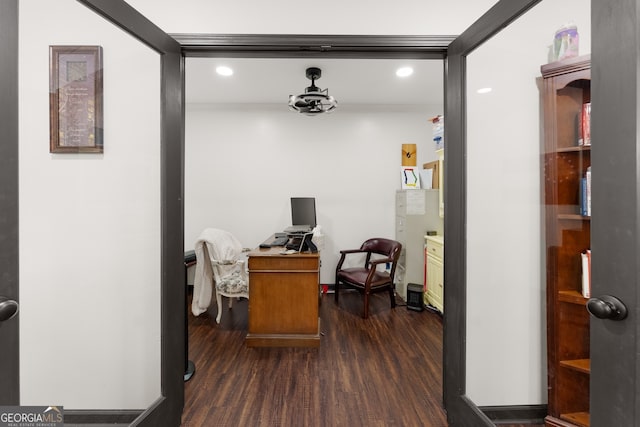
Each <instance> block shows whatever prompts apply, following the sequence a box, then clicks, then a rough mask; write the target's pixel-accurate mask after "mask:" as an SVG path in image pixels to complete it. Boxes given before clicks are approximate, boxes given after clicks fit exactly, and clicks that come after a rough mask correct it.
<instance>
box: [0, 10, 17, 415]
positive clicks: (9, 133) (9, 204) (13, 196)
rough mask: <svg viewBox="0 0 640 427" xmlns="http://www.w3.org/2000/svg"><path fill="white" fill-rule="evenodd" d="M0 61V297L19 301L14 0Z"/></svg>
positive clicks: (9, 389) (9, 374) (9, 369)
mask: <svg viewBox="0 0 640 427" xmlns="http://www.w3.org/2000/svg"><path fill="white" fill-rule="evenodd" d="M0 58H2V61H0V76H1V78H0V99H2V102H0V129H2V143H0V200H2V202H1V203H0V204H1V205H2V208H1V209H0V249H1V252H0V271H1V272H2V280H0V295H2V296H5V297H7V298H10V299H13V300H15V301H18V303H19V302H20V299H19V298H18V297H19V276H18V270H19V260H18V221H19V214H18V144H19V138H18V132H19V130H18V87H19V85H18V0H7V1H1V2H0ZM19 317H20V316H16V317H14V318H12V319H10V320H7V321H6V322H2V324H0V337H1V338H2V348H3V350H2V354H1V355H0V361H1V362H2V369H1V370H0V405H18V404H19V402H20V352H19V348H20V346H19Z"/></svg>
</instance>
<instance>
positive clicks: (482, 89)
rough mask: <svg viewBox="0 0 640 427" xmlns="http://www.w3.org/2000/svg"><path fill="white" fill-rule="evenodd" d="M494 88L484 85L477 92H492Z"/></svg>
mask: <svg viewBox="0 0 640 427" xmlns="http://www.w3.org/2000/svg"><path fill="white" fill-rule="evenodd" d="M492 90H493V89H491V88H490V87H483V88H481V89H478V90H477V92H478V93H489V92H491V91H492Z"/></svg>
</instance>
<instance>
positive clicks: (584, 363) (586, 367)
mask: <svg viewBox="0 0 640 427" xmlns="http://www.w3.org/2000/svg"><path fill="white" fill-rule="evenodd" d="M560 366H564V367H565V368H568V369H573V370H574V371H578V372H583V373H585V374H590V373H591V359H576V360H561V361H560Z"/></svg>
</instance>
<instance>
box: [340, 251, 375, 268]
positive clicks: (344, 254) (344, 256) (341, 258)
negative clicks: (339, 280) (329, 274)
mask: <svg viewBox="0 0 640 427" xmlns="http://www.w3.org/2000/svg"><path fill="white" fill-rule="evenodd" d="M366 253H368V251H363V250H362V249H343V250H341V251H340V260H339V261H338V264H337V265H336V271H338V270H340V269H341V268H342V264H343V263H344V260H345V259H346V257H347V255H351V254H366Z"/></svg>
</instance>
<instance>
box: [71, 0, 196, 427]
mask: <svg viewBox="0 0 640 427" xmlns="http://www.w3.org/2000/svg"><path fill="white" fill-rule="evenodd" d="M78 1H79V2H80V3H82V4H84V5H86V6H87V7H89V8H90V9H92V10H93V11H94V12H96V13H97V14H99V15H101V16H102V17H104V18H105V19H107V20H108V21H110V22H112V23H113V24H115V25H116V26H118V27H120V28H122V29H123V30H124V31H126V32H127V33H129V34H131V35H132V36H133V37H135V38H137V39H138V40H140V41H141V42H143V43H145V44H146V45H147V46H149V47H151V48H152V49H154V50H156V51H157V52H158V53H159V54H160V55H161V81H160V87H161V154H160V155H161V166H160V171H161V216H162V219H161V234H162V249H161V250H162V255H161V260H162V267H161V268H162V272H161V334H162V339H161V353H162V355H161V394H162V396H161V397H160V399H158V400H157V401H156V402H155V403H154V404H153V405H152V406H151V407H150V408H147V410H145V411H144V412H143V414H142V415H140V416H139V417H138V418H137V419H136V420H135V421H134V422H133V423H132V424H133V425H140V426H157V425H180V421H181V416H182V408H183V405H184V383H183V382H184V366H185V353H184V343H185V336H184V322H185V317H184V316H186V312H185V309H184V304H183V303H184V299H185V287H184V286H176V284H181V283H183V280H184V276H183V274H184V263H183V261H184V250H183V248H184V213H183V212H184V206H183V200H184V58H183V56H182V52H181V49H180V45H179V44H178V43H177V42H176V41H175V40H174V39H173V38H171V37H170V36H169V35H167V34H166V33H165V32H163V31H162V30H161V29H159V28H158V27H157V26H155V25H154V24H153V23H152V22H150V21H149V20H148V19H146V18H145V17H144V16H142V15H140V13H138V12H137V11H136V10H135V9H133V8H132V7H131V6H129V5H128V4H127V3H125V2H124V1H121V0H78Z"/></svg>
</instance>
